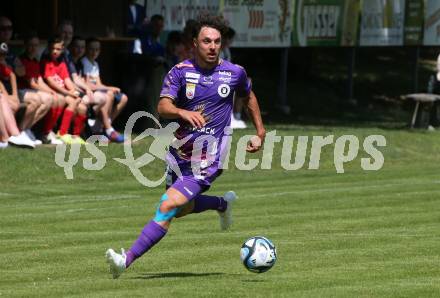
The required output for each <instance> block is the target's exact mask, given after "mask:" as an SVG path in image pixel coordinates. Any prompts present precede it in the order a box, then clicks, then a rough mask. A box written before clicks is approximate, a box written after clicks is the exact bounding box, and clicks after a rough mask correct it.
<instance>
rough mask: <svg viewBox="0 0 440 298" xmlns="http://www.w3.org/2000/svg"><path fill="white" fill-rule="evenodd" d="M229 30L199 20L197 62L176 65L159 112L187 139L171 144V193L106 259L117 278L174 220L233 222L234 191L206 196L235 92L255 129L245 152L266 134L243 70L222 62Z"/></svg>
mask: <svg viewBox="0 0 440 298" xmlns="http://www.w3.org/2000/svg"><path fill="white" fill-rule="evenodd" d="M226 28H227V27H226V25H225V23H224V20H223V19H222V18H221V17H217V16H210V15H203V16H201V17H199V20H198V24H197V26H196V28H195V31H194V52H195V57H194V59H191V60H185V61H183V62H182V63H179V64H177V65H176V66H174V67H173V68H172V69H171V70H170V72H169V73H168V75H167V76H166V77H165V79H164V84H163V87H162V91H161V95H160V101H159V104H158V112H159V114H160V116H161V117H163V118H166V119H175V120H177V122H178V124H179V125H180V127H179V128H178V129H177V131H176V132H175V136H176V138H177V139H178V140H182V139H187V141H186V143H185V144H184V145H183V146H181V147H179V148H177V149H176V148H175V147H173V146H170V149H169V152H168V154H167V164H168V176H167V190H166V192H165V193H164V194H163V195H162V197H161V200H160V202H159V206H158V208H157V210H156V215H155V217H154V218H153V220H151V221H150V222H149V223H147V224H146V225H145V227H144V228H143V230H142V232H141V233H140V235H139V236H138V239H137V240H136V241H135V242H134V243H133V245H132V246H131V248H130V249H129V250H128V251H127V252H126V253H125V252H124V250H122V252H121V254H119V253H116V252H115V251H114V250H113V249H108V250H107V252H106V259H107V262H108V263H109V265H110V272H111V273H112V275H113V278H118V277H119V276H120V275H121V274H122V273H123V272H124V271H125V270H126V269H127V268H128V267H129V266H130V265H131V264H132V263H133V261H135V260H136V259H137V258H139V257H140V256H142V255H143V254H144V253H146V252H147V251H148V250H149V249H150V248H151V247H153V246H154V245H155V244H156V243H158V242H159V241H160V240H161V239H162V238H163V237H164V236H165V234H166V233H167V231H168V228H169V226H170V224H171V220H172V219H173V218H174V217H182V216H185V215H187V214H190V213H200V212H203V211H206V210H216V211H217V212H218V213H219V216H220V228H221V229H222V230H226V229H228V228H229V226H230V225H231V224H232V213H231V210H232V209H231V207H232V203H233V202H234V201H235V199H236V198H237V197H236V195H235V193H234V192H232V191H229V192H227V193H226V194H225V195H224V196H223V197H217V196H209V195H204V194H202V193H203V192H205V191H206V190H208V189H209V187H210V185H211V183H212V182H213V181H214V180H215V179H216V178H217V177H218V176H219V175H220V174H221V172H222V169H221V161H222V156H224V155H223V153H224V150H226V144H224V143H223V142H224V138H223V136H224V135H225V133H228V131H230V130H228V129H229V126H230V123H231V110H232V104H233V95H234V92H235V93H236V95H237V96H239V97H243V98H244V100H245V101H244V102H245V103H246V106H247V109H248V111H249V115H250V117H251V118H252V120H253V123H254V126H255V128H256V136H255V137H253V138H252V139H251V141H250V142H249V143H248V144H247V148H246V150H247V151H248V152H256V151H258V150H259V149H260V147H261V144H262V142H263V140H264V137H265V134H266V132H265V129H264V126H263V122H262V119H261V114H260V109H259V106H258V102H257V99H256V97H255V95H254V93H253V92H252V91H251V83H250V80H249V79H248V78H247V75H246V72H245V70H244V69H243V68H242V67H241V66H239V65H236V64H232V63H230V62H228V61H225V60H222V59H220V58H219V54H220V48H221V41H222V38H221V37H222V34H223V33H224V32H225V30H226ZM175 166H178V168H179V170H180V173H179V175H177V174H176V173H175V172H173V171H172V169H173V168H175ZM194 169H197V170H194ZM180 174H181V175H180Z"/></svg>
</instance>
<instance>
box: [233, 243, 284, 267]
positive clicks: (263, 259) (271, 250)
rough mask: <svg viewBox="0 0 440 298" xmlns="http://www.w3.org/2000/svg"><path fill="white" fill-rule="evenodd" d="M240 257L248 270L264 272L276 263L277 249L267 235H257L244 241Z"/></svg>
mask: <svg viewBox="0 0 440 298" xmlns="http://www.w3.org/2000/svg"><path fill="white" fill-rule="evenodd" d="M240 258H241V261H242V262H243V265H244V267H246V269H247V270H249V271H251V272H254V273H263V272H266V271H267V270H269V269H270V268H272V267H273V265H275V262H276V260H277V250H276V248H275V245H274V244H273V243H272V241H270V240H269V239H267V238H266V237H262V236H255V237H252V238H249V239H248V240H246V241H245V242H244V243H243V245H242V246H241V250H240Z"/></svg>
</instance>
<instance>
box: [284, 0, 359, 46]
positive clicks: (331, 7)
mask: <svg viewBox="0 0 440 298" xmlns="http://www.w3.org/2000/svg"><path fill="white" fill-rule="evenodd" d="M345 2H346V1H344V0H296V1H294V16H293V32H294V33H293V35H292V44H293V45H294V46H301V47H306V46H339V45H340V44H341V33H342V23H343V15H344V12H345V7H347V6H346V5H345ZM347 2H351V1H347ZM347 34H351V37H350V38H353V33H348V32H347ZM354 34H355V33H354Z"/></svg>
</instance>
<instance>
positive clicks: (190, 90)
mask: <svg viewBox="0 0 440 298" xmlns="http://www.w3.org/2000/svg"><path fill="white" fill-rule="evenodd" d="M195 93H196V84H192V83H186V97H187V98H188V99H193V98H194V95H195Z"/></svg>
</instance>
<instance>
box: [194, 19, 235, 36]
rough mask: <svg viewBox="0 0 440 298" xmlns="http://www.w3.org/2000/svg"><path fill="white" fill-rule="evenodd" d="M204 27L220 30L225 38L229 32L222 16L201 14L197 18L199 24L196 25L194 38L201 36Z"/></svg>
mask: <svg viewBox="0 0 440 298" xmlns="http://www.w3.org/2000/svg"><path fill="white" fill-rule="evenodd" d="M203 27H209V28H214V29H216V30H218V31H219V32H220V34H221V35H222V36H224V34H225V33H226V31H227V30H228V26H227V24H226V22H225V19H224V18H223V17H222V16H215V15H211V14H201V15H200V16H199V17H198V18H197V24H195V25H194V31H193V38H197V37H198V36H199V34H200V31H201V30H202V28H203Z"/></svg>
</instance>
